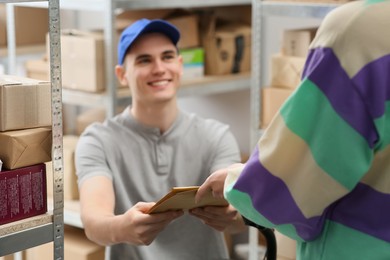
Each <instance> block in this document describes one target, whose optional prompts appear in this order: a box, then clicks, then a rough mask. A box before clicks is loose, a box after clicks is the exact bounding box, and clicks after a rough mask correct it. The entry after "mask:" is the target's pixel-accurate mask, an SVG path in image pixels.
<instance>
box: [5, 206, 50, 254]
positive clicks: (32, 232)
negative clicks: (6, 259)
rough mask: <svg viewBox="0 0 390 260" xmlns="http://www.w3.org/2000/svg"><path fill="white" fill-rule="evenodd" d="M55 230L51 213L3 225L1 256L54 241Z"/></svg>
mask: <svg viewBox="0 0 390 260" xmlns="http://www.w3.org/2000/svg"><path fill="white" fill-rule="evenodd" d="M53 232H54V231H53V214H51V213H46V214H42V215H38V216H34V217H30V218H26V219H22V220H19V221H14V222H11V223H7V224H4V225H1V226H0V256H3V255H8V254H12V253H15V252H19V251H22V250H24V249H27V248H30V247H34V246H37V245H40V244H44V243H48V242H50V241H53V234H54V233H53ZM29 238H30V239H29ZM31 238H34V239H31Z"/></svg>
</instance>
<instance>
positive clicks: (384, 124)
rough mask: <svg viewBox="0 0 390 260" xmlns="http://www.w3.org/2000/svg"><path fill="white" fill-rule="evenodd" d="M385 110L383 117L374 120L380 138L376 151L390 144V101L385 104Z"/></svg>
mask: <svg viewBox="0 0 390 260" xmlns="http://www.w3.org/2000/svg"><path fill="white" fill-rule="evenodd" d="M385 110H386V111H385V113H384V116H382V117H379V118H377V119H376V120H375V126H376V128H377V129H378V131H379V136H380V142H379V143H378V144H377V146H376V147H375V150H377V151H380V150H383V149H385V148H386V147H387V146H388V145H389V144H390V116H389V115H390V101H388V102H386V108H385ZM385 115H387V117H385Z"/></svg>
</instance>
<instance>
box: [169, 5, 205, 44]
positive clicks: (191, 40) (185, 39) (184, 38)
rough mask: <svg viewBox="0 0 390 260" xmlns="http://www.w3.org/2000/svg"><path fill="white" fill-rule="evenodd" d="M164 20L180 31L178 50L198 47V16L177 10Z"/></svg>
mask: <svg viewBox="0 0 390 260" xmlns="http://www.w3.org/2000/svg"><path fill="white" fill-rule="evenodd" d="M165 19H166V20H167V21H168V22H170V23H172V24H173V25H174V26H175V27H176V28H177V29H178V30H179V31H180V40H179V42H178V43H177V47H178V48H179V49H186V48H194V47H199V46H200V37H199V16H198V15H197V14H195V13H190V12H185V11H183V10H177V11H175V12H173V13H171V14H170V15H169V16H168V17H165Z"/></svg>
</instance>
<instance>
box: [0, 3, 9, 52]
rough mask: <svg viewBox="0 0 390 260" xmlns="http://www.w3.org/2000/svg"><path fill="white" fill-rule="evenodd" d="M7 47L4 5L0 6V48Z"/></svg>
mask: <svg viewBox="0 0 390 260" xmlns="http://www.w3.org/2000/svg"><path fill="white" fill-rule="evenodd" d="M6 45H7V18H6V11H5V4H0V47H5V46H6Z"/></svg>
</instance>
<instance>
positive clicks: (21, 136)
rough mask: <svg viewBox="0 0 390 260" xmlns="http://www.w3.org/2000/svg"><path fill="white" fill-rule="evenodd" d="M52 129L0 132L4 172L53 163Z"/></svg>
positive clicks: (0, 150)
mask: <svg viewBox="0 0 390 260" xmlns="http://www.w3.org/2000/svg"><path fill="white" fill-rule="evenodd" d="M51 145H52V135H51V129H50V128H31V129H24V130H15V131H7V132H0V158H1V160H2V161H3V170H4V168H5V169H16V168H20V167H25V166H29V165H33V164H38V163H43V162H48V161H51Z"/></svg>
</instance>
